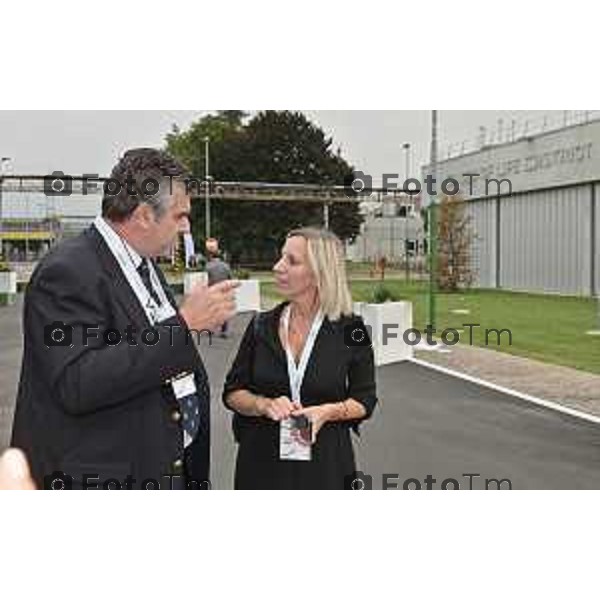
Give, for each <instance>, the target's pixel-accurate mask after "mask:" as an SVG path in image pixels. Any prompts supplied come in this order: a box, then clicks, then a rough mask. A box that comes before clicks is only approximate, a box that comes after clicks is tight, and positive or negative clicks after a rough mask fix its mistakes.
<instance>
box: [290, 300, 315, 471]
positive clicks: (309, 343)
mask: <svg viewBox="0 0 600 600" xmlns="http://www.w3.org/2000/svg"><path fill="white" fill-rule="evenodd" d="M282 323H283V330H284V332H285V354H286V357H287V369H288V378H289V382H290V392H291V395H292V402H297V403H298V404H302V398H301V397H300V390H301V388H302V382H303V380H304V374H305V372H306V366H307V365H308V361H309V359H310V356H311V354H312V351H313V348H314V345H315V340H316V339H317V335H318V333H319V330H320V329H321V325H322V323H323V314H322V313H321V311H320V310H319V312H318V313H317V315H316V316H315V318H314V320H313V323H312V326H311V328H310V332H309V334H308V337H307V338H306V343H305V344H304V349H303V350H302V355H301V356H300V362H299V363H298V365H296V361H295V360H294V355H293V354H292V351H291V349H290V346H289V342H288V340H289V325H290V306H289V305H288V306H287V307H286V309H285V311H284V314H283V315H282ZM301 431H302V430H300V429H299V428H298V427H297V426H296V424H295V422H294V419H284V420H283V421H281V423H280V428H279V434H280V435H279V458H280V459H281V460H304V461H309V460H311V457H312V453H311V444H310V441H307V440H306V439H305V438H304V437H303V436H302V434H301Z"/></svg>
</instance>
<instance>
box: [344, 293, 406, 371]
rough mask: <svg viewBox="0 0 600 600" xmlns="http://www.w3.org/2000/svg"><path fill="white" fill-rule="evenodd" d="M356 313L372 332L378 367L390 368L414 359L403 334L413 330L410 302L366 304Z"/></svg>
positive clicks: (357, 309)
mask: <svg viewBox="0 0 600 600" xmlns="http://www.w3.org/2000/svg"><path fill="white" fill-rule="evenodd" d="M354 312H355V313H356V314H357V315H360V316H361V317H362V318H363V320H364V322H365V324H366V325H367V326H368V327H370V328H371V337H372V342H373V354H374V357H375V365H376V366H381V365H389V364H392V363H395V362H400V361H402V360H409V359H411V358H412V357H413V347H412V346H410V345H409V344H406V343H405V342H404V338H403V336H404V332H405V331H406V330H408V329H411V328H412V326H413V325H412V303H411V302H385V303H383V304H367V303H366V302H357V303H355V304H354Z"/></svg>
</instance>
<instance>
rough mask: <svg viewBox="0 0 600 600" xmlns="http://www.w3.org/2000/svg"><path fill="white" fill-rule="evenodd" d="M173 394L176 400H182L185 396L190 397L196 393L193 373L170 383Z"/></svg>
mask: <svg viewBox="0 0 600 600" xmlns="http://www.w3.org/2000/svg"><path fill="white" fill-rule="evenodd" d="M171 386H172V387H173V393H174V394H175V398H177V400H182V399H183V398H185V397H186V396H191V395H192V394H195V393H196V381H195V379H194V374H193V373H188V374H187V375H183V376H182V377H178V378H177V379H173V381H171Z"/></svg>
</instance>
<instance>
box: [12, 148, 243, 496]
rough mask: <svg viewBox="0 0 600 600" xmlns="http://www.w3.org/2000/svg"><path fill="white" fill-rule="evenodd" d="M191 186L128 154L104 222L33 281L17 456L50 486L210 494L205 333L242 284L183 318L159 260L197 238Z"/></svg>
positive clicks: (47, 261) (199, 295)
mask: <svg viewBox="0 0 600 600" xmlns="http://www.w3.org/2000/svg"><path fill="white" fill-rule="evenodd" d="M184 175H185V173H184V169H183V168H182V166H181V165H180V164H179V163H177V162H176V161H175V160H174V159H172V158H171V157H169V156H168V155H166V154H165V153H164V152H161V151H158V150H154V149H147V148H142V149H136V150H130V151H129V152H127V153H126V154H125V155H124V156H123V158H122V159H121V160H120V161H119V163H118V164H117V165H116V166H115V168H114V169H113V172H112V174H111V180H110V184H105V190H104V197H103V202H102V217H98V218H97V219H96V221H95V222H94V224H93V225H92V226H91V227H90V228H89V229H87V230H86V231H84V232H83V233H82V234H81V235H80V236H79V237H77V238H74V239H71V240H67V241H65V242H63V243H61V244H59V245H58V246H57V247H56V248H55V249H53V250H52V251H51V252H50V253H49V254H48V255H46V257H45V258H44V259H43V260H42V261H41V262H40V264H39V265H38V267H37V268H36V270H35V272H34V274H33V276H32V278H31V281H30V283H29V286H28V288H27V292H26V296H25V304H24V313H23V325H24V327H23V329H24V354H23V362H22V369H21V378H20V383H19V391H18V396H17V403H16V410H15V417H14V424H13V436H12V442H11V445H13V446H16V447H18V448H21V449H23V450H24V451H25V453H26V455H27V457H28V458H29V460H30V462H31V470H32V474H33V478H34V480H35V482H36V484H37V486H38V487H42V488H43V487H46V488H48V487H50V488H54V489H57V488H69V487H75V488H79V487H83V488H99V489H102V488H106V489H115V488H117V489H118V488H124V489H129V488H145V489H156V488H157V487H160V488H161V489H165V488H167V489H170V488H177V489H181V488H186V487H187V488H196V487H200V488H206V487H208V485H209V484H208V483H207V482H208V480H209V448H210V437H209V424H210V412H209V400H210V393H209V387H208V381H207V375H206V372H205V369H204V366H203V364H202V360H201V359H200V356H199V354H198V352H197V349H196V346H195V343H194V337H195V336H194V334H193V332H194V331H195V332H202V331H204V332H206V331H214V330H216V329H218V328H219V327H220V325H221V324H222V323H223V322H224V321H226V320H227V319H228V318H231V316H232V315H233V313H234V311H235V303H234V288H235V287H236V284H235V283H233V282H224V283H223V284H221V285H219V286H213V287H211V288H208V287H207V286H198V287H196V288H195V289H194V290H193V291H192V292H191V293H190V294H188V296H186V297H185V298H184V300H183V302H182V304H181V306H180V307H179V308H177V306H176V304H175V300H174V298H173V296H172V294H171V293H170V290H169V287H168V285H167V284H166V281H165V279H164V276H163V275H162V273H161V271H160V269H159V268H158V267H157V266H156V264H155V263H154V261H153V260H152V258H153V257H156V256H158V255H160V254H162V253H164V252H165V251H166V250H167V249H168V248H169V247H170V246H171V244H172V243H173V242H174V240H175V239H176V237H177V235H178V233H179V232H181V231H184V230H186V229H187V228H188V227H189V221H188V219H189V215H190V197H189V195H188V194H187V189H186V186H185V184H184V182H183V179H182V178H183V176H184ZM196 337H197V336H196Z"/></svg>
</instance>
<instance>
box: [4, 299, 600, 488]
mask: <svg viewBox="0 0 600 600" xmlns="http://www.w3.org/2000/svg"><path fill="white" fill-rule="evenodd" d="M21 301H22V299H21V298H19V301H18V303H17V305H15V306H12V307H0V339H1V341H2V343H1V344H0V448H4V447H5V446H6V445H7V443H8V440H9V437H10V427H11V422H12V413H13V405H14V398H15V392H16V386H17V381H18V377H19V369H20V360H21V347H22V345H21V344H22V342H21V323H20V321H21ZM248 318H249V317H248V316H245V315H240V316H239V317H237V318H236V319H235V320H234V322H233V323H232V328H231V332H232V336H231V337H230V339H228V340H222V339H220V338H215V339H213V341H212V345H210V346H209V344H208V342H207V341H205V342H202V345H201V348H200V351H201V353H202V356H203V358H204V360H205V364H206V366H207V369H208V372H209V374H210V378H211V381H212V382H213V383H212V394H213V411H212V415H213V416H212V419H213V423H212V426H213V429H212V431H213V433H212V439H213V449H212V457H213V460H212V464H213V468H212V475H211V478H212V483H213V487H214V488H216V489H228V488H231V486H232V481H233V465H234V459H235V445H234V443H233V439H232V436H231V430H230V418H231V417H230V414H229V413H228V412H227V411H226V410H225V409H224V408H223V406H222V404H221V400H220V397H221V386H222V381H223V378H224V376H225V373H226V370H227V368H228V366H229V364H230V362H231V361H232V360H233V356H234V353H235V351H236V348H237V345H238V343H239V340H240V337H241V334H242V332H243V330H244V327H245V325H246V323H247V322H248ZM377 380H378V390H379V397H380V404H379V407H378V410H377V411H376V413H375V414H374V416H373V418H372V419H371V421H370V422H368V423H366V424H365V425H364V426H363V428H362V435H361V437H360V438H357V439H356V450H357V458H358V462H359V467H360V469H361V470H362V471H363V472H364V473H365V474H366V475H367V476H370V477H371V482H372V486H373V488H374V489H380V488H382V487H383V486H384V485H386V486H387V487H389V488H394V487H397V488H399V489H402V488H403V487H404V485H405V484H406V485H409V487H412V488H417V487H421V488H422V489H427V488H428V487H429V488H431V489H442V487H444V486H445V487H447V488H449V489H452V488H454V487H456V486H457V485H458V486H460V488H461V489H469V488H470V487H472V488H473V489H486V487H488V488H489V489H495V488H496V487H497V486H498V483H496V482H494V481H493V480H503V479H504V480H509V481H510V484H511V486H512V489H600V468H599V467H600V426H599V425H595V424H593V423H588V422H586V421H583V420H580V419H577V418H575V417H571V416H567V415H563V414H561V413H557V412H555V411H552V410H549V409H546V408H542V407H538V406H536V405H533V404H530V403H528V402H526V401H524V400H520V399H518V398H513V397H511V396H507V395H505V394H502V393H500V392H495V391H492V390H489V389H487V388H484V387H481V386H479V385H477V384H474V383H469V382H466V381H463V380H461V379H457V378H454V377H451V376H448V375H445V374H443V373H439V372H437V371H434V370H432V369H428V368H426V367H423V366H420V365H416V364H414V363H409V362H406V363H399V364H396V365H390V366H387V367H382V368H379V369H378V372H377ZM384 476H385V477H384ZM486 480H489V481H486ZM364 482H365V485H368V484H369V477H365V479H364ZM357 485H362V484H359V483H358V482H357ZM501 485H502V487H503V488H504V489H506V488H507V487H508V485H509V484H508V482H507V481H504V482H503V483H502V484H501Z"/></svg>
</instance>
